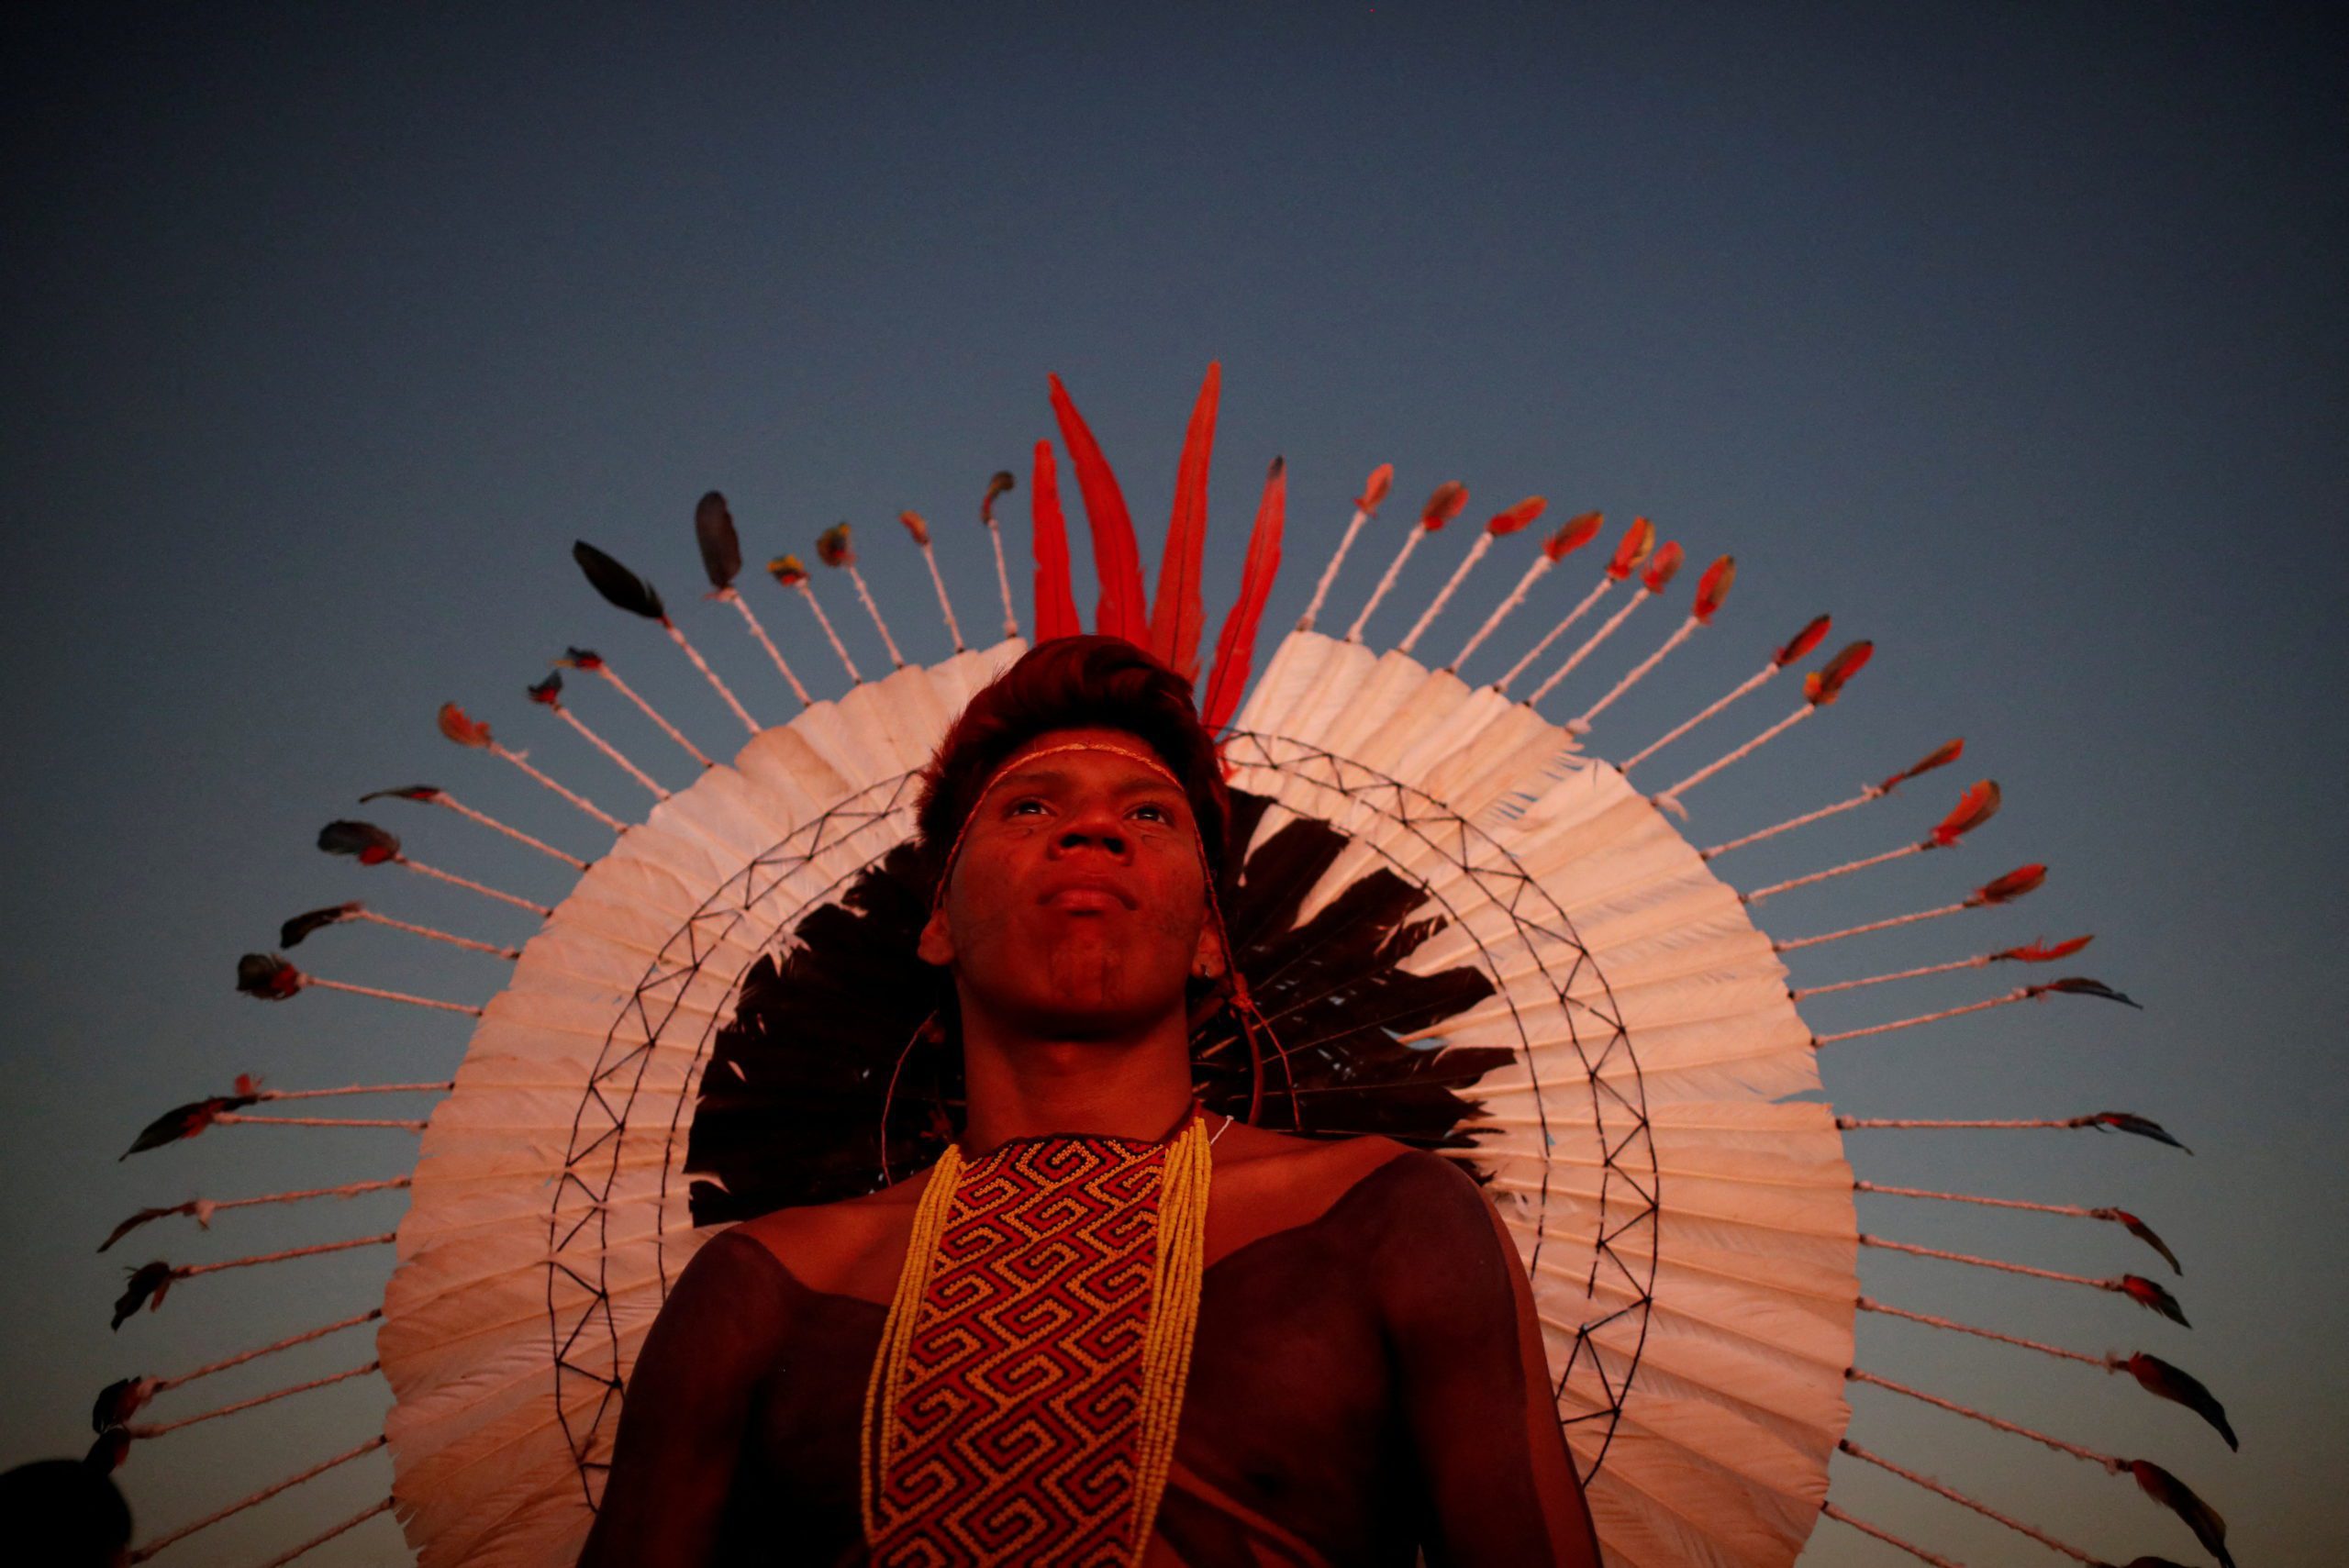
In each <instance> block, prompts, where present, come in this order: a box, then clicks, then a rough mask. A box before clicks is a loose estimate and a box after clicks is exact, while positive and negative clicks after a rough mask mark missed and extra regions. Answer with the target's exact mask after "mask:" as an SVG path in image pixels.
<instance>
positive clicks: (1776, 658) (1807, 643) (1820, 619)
mask: <svg viewBox="0 0 2349 1568" xmlns="http://www.w3.org/2000/svg"><path fill="white" fill-rule="evenodd" d="M1834 624H1835V617H1833V616H1813V617H1810V623H1809V625H1807V626H1805V627H1804V628H1802V629H1801V630H1800V631H1798V632H1797V633H1795V635H1794V638H1793V640H1791V641H1789V642H1788V643H1787V645H1786V646H1785V647H1784V648H1781V649H1779V650H1778V651H1776V653H1773V654H1772V655H1770V662H1772V663H1773V664H1776V666H1777V667H1778V668H1779V669H1781V670H1783V669H1785V668H1786V667H1787V665H1789V664H1792V663H1794V662H1796V661H1797V660H1798V659H1801V658H1802V657H1803V656H1804V655H1805V654H1808V653H1809V651H1811V650H1812V649H1814V648H1816V647H1818V646H1819V645H1820V643H1821V642H1823V641H1825V640H1826V639H1827V632H1828V628H1831V627H1832V626H1833V625H1834Z"/></svg>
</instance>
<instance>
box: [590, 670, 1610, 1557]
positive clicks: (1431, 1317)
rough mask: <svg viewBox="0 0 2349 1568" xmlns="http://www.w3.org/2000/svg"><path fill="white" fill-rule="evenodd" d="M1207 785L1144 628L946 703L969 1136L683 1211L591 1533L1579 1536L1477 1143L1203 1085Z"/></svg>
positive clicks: (1065, 1541)
mask: <svg viewBox="0 0 2349 1568" xmlns="http://www.w3.org/2000/svg"><path fill="white" fill-rule="evenodd" d="M1226 810H1227V802H1226V799H1225V795H1224V791H1223V786H1222V783H1221V778H1220V774H1219V766H1218V762H1217V758H1216V754H1215V748H1214V743H1213V740H1212V739H1211V738H1210V737H1209V736H1208V734H1207V733H1206V731H1205V730H1204V729H1203V728H1201V727H1200V725H1199V722H1198V719H1197V716H1196V714H1195V712H1194V710H1193V708H1192V705H1191V698H1190V693H1189V689H1188V686H1187V685H1186V683H1184V682H1183V681H1182V680H1181V679H1180V677H1178V676H1176V675H1175V674H1174V673H1172V672H1170V671H1168V670H1167V669H1166V668H1165V667H1164V666H1163V665H1161V664H1159V663H1158V662H1155V661H1154V660H1152V658H1151V657H1150V656H1149V655H1148V654H1147V653H1145V652H1143V651H1141V650H1139V649H1137V648H1135V647H1133V646H1132V645H1130V644H1129V643H1126V642H1124V641H1121V640H1119V639H1108V638H1091V637H1086V638H1066V639H1058V640H1055V641H1052V642H1048V643H1045V644H1043V645H1041V646H1040V647H1038V648H1037V649H1036V650H1034V651H1031V652H1030V653H1029V654H1028V655H1027V656H1026V657H1025V658H1023V659H1022V660H1020V661H1019V662H1018V663H1017V664H1015V665H1014V666H1013V667H1012V668H1011V669H1010V670H1009V671H1008V672H1007V673H1005V674H1004V675H1003V676H1002V677H1001V678H1000V679H998V680H997V681H996V683H995V684H994V685H992V686H990V687H989V688H987V689H986V690H985V691H984V692H982V693H980V694H979V695H978V696H977V697H975V698H974V700H973V701H972V703H971V705H970V706H969V707H968V708H967V709H966V710H965V712H964V713H963V716H962V717H960V718H959V719H958V720H957V721H956V723H955V725H954V727H953V728H952V730H951V731H950V732H949V734H948V735H947V738H946V740H945V741H944V742H943V743H942V745H941V748H940V750H939V752H938V755H937V757H936V758H935V760H934V761H933V762H932V763H931V765H930V769H929V771H928V773H927V775H926V778H925V789H924V793H923V797H922V801H921V806H920V810H919V813H918V832H919V838H920V840H921V842H922V844H923V846H924V848H925V849H926V851H928V852H929V854H930V863H932V864H934V865H935V866H936V867H937V868H938V871H939V878H940V880H939V884H938V890H937V894H936V897H935V902H934V904H933V906H932V911H931V914H930V919H929V922H928V924H927V925H926V926H925V927H924V928H923V929H922V933H921V938H920V955H921V957H922V958H923V959H924V960H926V961H927V962H930V963H931V964H934V965H937V966H940V967H941V969H943V970H944V971H945V972H946V973H948V974H949V975H950V976H951V978H952V1004H951V1014H952V1019H953V1022H954V1026H955V1027H954V1029H953V1034H954V1036H955V1037H956V1038H957V1039H958V1040H959V1043H960V1048H961V1051H962V1056H963V1081H964V1084H965V1095H966V1110H965V1114H964V1116H963V1125H962V1127H961V1128H960V1129H959V1132H958V1134H957V1137H956V1140H955V1142H954V1144H953V1145H952V1146H951V1147H950V1148H949V1150H948V1151H947V1153H946V1154H945V1155H944V1156H943V1157H942V1158H941V1160H940V1161H939V1162H938V1163H937V1164H936V1165H934V1166H932V1167H931V1168H930V1170H928V1171H925V1172H922V1173H919V1174H917V1175H911V1176H905V1177H903V1179H900V1180H898V1181H897V1182H896V1183H895V1184H892V1185H888V1186H885V1187H884V1188H882V1189H881V1190H880V1191H877V1192H874V1193H873V1194H872V1195H869V1196H865V1197H861V1198H855V1199H851V1200H848V1201H845V1202H839V1203H830V1204H822V1205H817V1206H812V1207H800V1208H786V1209H782V1210H779V1211H777V1212H774V1213H772V1214H769V1215H766V1216H764V1217H763V1218H759V1219H755V1220H751V1221H749V1222H747V1223H745V1224H741V1225H738V1226H736V1227H735V1228H734V1229H731V1230H729V1231H727V1232H726V1233H724V1234H722V1235H720V1236H718V1238H717V1239H716V1240H712V1241H711V1242H710V1243H709V1244H708V1245H707V1246H706V1247H704V1248H703V1249H702V1251H700V1253H699V1254H698V1255H697V1256H696V1258H695V1260H694V1262H693V1263H692V1264H691V1266H689V1267H688V1268H687V1269H686V1270H685V1273H684V1274H683V1275H682V1276H681V1277H680V1278H679V1280H678V1282H677V1284H676V1287H675V1289H674V1291H673V1292H672V1294H671V1295H670V1296H669V1299H668V1302H667V1304H666V1306H665V1307H663V1308H662V1313H661V1316H660V1318H659V1320H658V1321H657V1322H656V1323H655V1325H654V1327H653V1329H652V1331H651V1335H650V1337H649V1338H648V1339H647V1340H646V1341H645V1345H644V1349H643V1353H642V1355H641V1356H640V1359H639V1361H638V1362H637V1365H636V1370H635V1374H634V1377H633V1379H632V1380H631V1381H630V1383H629V1389H628V1397H627V1401H626V1405H625V1415H624V1418H623V1419H622V1423H621V1426H620V1430H619V1437H618V1448H617V1451H616V1454H615V1458H614V1462H613V1466H612V1470H611V1473H610V1476H609V1482H608V1485H607V1488H606V1490H605V1493H604V1497H603V1502H602V1506H601V1512H600V1514H599V1517H598V1518H597V1520H596V1528H595V1532H594V1534H593V1536H592V1537H591V1538H590V1540H589V1541H588V1545H587V1549H586V1552H585V1555H584V1559H583V1562H584V1563H585V1564H589V1565H592V1568H620V1565H628V1568H667V1565H671V1564H676V1565H685V1564H695V1565H699V1564H707V1563H716V1562H725V1563H734V1562H742V1563H750V1562H758V1563H772V1562H819V1563H852V1562H882V1563H916V1562H918V1563H966V1562H1054V1563H1058V1562H1085V1563H1131V1562H1140V1563H1150V1564H1178V1563H1179V1564H1192V1565H1197V1568H1209V1565H1214V1568H1221V1565H1225V1564H1233V1565H1238V1564H1251V1565H1253V1564H1263V1563H1284V1564H1321V1563H1332V1564H1335V1563H1374V1564H1396V1565H1397V1568H1407V1565H1408V1564H1411V1563H1412V1562H1415V1561H1416V1560H1417V1559H1418V1558H1419V1555H1420V1554H1421V1553H1422V1552H1424V1554H1425V1556H1426V1559H1427V1561H1429V1562H1434V1563H1490V1564H1577V1565H1589V1568H1596V1564H1597V1563H1598V1545H1597V1541H1596V1539H1595V1537H1594V1535H1593V1533H1592V1529H1591V1524H1590V1519H1589V1516H1588V1514H1587V1512H1586V1509H1585V1507H1584V1504H1583V1498H1582V1494H1581V1491H1580V1488H1579V1486H1578V1485H1577V1484H1576V1482H1575V1472H1574V1468H1573V1464H1572V1462H1571V1461H1570V1459H1569V1457H1568V1455H1567V1451H1566V1447H1565V1443H1564V1439H1563V1437H1562V1435H1561V1432H1560V1429H1559V1424H1558V1419H1557V1416H1556V1414H1555V1411H1554V1408H1553V1405H1552V1403H1551V1396H1550V1388H1549V1380H1548V1376H1547V1373H1546V1371H1545V1369H1544V1364H1543V1357H1542V1343H1541V1337H1540V1334H1539V1331H1538V1329H1537V1328H1536V1325H1535V1321H1534V1317H1533V1308H1532V1303H1531V1296H1530V1293H1529V1291H1528V1289H1527V1284H1526V1279H1525V1274H1524V1271H1523V1270H1522V1268H1521V1267H1520V1264H1519V1262H1518V1259H1517V1255H1516V1252H1515V1250H1514V1248H1513V1247H1512V1246H1511V1244H1510V1242H1509V1240H1508V1236H1507V1234H1506V1232H1505V1231H1504V1230H1503V1229H1502V1228H1501V1225H1500V1223H1499V1220H1498V1218H1497V1216H1496V1215H1495V1213H1494V1212H1493V1209H1492V1207H1491V1206H1490V1205H1489V1204H1488V1203H1487V1202H1486V1200H1485V1198H1484V1197H1483V1195H1481V1194H1480V1193H1479V1192H1478V1191H1477V1189H1476V1186H1475V1184H1474V1182H1473V1181H1471V1180H1470V1179H1469V1178H1468V1177H1467V1176H1466V1175H1465V1174H1464V1173H1462V1172H1460V1171H1459V1170H1457V1169H1456V1168H1454V1167H1453V1165H1452V1164H1450V1163H1449V1162H1445V1161H1443V1160H1441V1159H1439V1158H1437V1157H1435V1156H1433V1155H1430V1154H1427V1153H1423V1152H1419V1151H1413V1150H1410V1149H1408V1148H1406V1147H1405V1146H1403V1145H1401V1144H1399V1143H1396V1142H1393V1141H1391V1140H1386V1139H1380V1138H1355V1139H1346V1140H1308V1139H1301V1138H1297V1137H1292V1136H1287V1135H1283V1134H1279V1133H1275V1132H1271V1131H1267V1130H1263V1129H1257V1128H1254V1127H1251V1126H1249V1125H1247V1124H1246V1123H1245V1122H1236V1121H1234V1120H1232V1119H1230V1118H1225V1117H1222V1116H1218V1115H1213V1114H1209V1113H1206V1112H1203V1111H1202V1110H1200V1109H1199V1108H1198V1106H1197V1104H1196V1103H1195V1101H1194V1098H1193V1090H1192V1073H1191V1063H1190V1059H1189V1043H1188V1042H1189V1036H1190V1029H1189V1027H1188V1010H1187V1006H1186V997H1187V996H1188V995H1192V994H1196V990H1197V987H1198V986H1199V985H1200V984H1201V983H1203V982H1213V981H1219V980H1220V979H1221V978H1222V977H1223V974H1224V969H1225V948H1224V937H1223V932H1222V929H1221V921H1220V918H1219V915H1218V911H1217V907H1216V900H1215V897H1214V892H1215V882H1214V878H1215V875H1216V873H1217V870H1218V868H1219V866H1220V864H1221V862H1222V857H1223V854H1224V852H1225V849H1226V845H1225V842H1224V840H1225V836H1226V829H1227V821H1226ZM1210 1194H1211V1198H1210Z"/></svg>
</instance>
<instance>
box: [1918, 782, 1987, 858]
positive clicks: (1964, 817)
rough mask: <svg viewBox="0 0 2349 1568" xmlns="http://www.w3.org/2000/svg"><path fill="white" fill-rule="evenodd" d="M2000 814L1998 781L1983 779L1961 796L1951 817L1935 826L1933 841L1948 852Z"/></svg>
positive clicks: (1944, 818) (1951, 810) (1951, 811)
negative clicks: (1969, 834) (1952, 846)
mask: <svg viewBox="0 0 2349 1568" xmlns="http://www.w3.org/2000/svg"><path fill="white" fill-rule="evenodd" d="M1997 815H1998V781H1997V780H1995V779H1983V780H1981V781H1980V782H1978V783H1977V784H1975V785H1974V786H1973V787H1972V788H1971V789H1968V790H1967V791H1966V792H1965V794H1964V795H1959V796H1958V797H1957V804H1956V805H1955V806H1951V807H1950V812H1949V815H1948V816H1946V817H1943V818H1942V819H1941V821H1940V822H1938V823H1936V824H1935V825H1934V828H1933V837H1932V841H1933V843H1934V844H1935V845H1936V846H1938V847H1940V848H1942V849H1944V850H1946V849H1948V848H1949V847H1950V846H1951V845H1952V844H1954V843H1956V842H1957V841H1958V840H1960V839H1963V838H1964V837H1965V835H1967V834H1968V833H1971V832H1973V831H1974V829H1976V828H1979V827H1981V826H1982V824H1984V823H1985V822H1987V821H1988V820H1990V818H1991V817H1996V816H1997Z"/></svg>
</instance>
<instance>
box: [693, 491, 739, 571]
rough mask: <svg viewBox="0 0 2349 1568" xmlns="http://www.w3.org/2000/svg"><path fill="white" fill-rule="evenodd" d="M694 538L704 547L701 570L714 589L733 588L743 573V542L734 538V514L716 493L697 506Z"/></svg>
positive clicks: (724, 498)
mask: <svg viewBox="0 0 2349 1568" xmlns="http://www.w3.org/2000/svg"><path fill="white" fill-rule="evenodd" d="M694 539H695V540H696V542H697V543H699V544H700V546H701V569H702V570H703V571H704V572H707V573H709V585H710V586H711V587H713V588H730V587H732V586H733V585H734V579H735V578H736V577H737V576H738V575H740V573H741V571H742V541H741V540H740V539H737V538H736V537H735V535H734V514H733V513H731V512H729V511H728V510H727V509H726V497H725V496H723V495H719V494H718V492H717V491H715V490H713V491H711V492H710V493H709V494H708V495H705V496H703V497H702V498H701V502H700V504H699V505H698V506H695V507H694Z"/></svg>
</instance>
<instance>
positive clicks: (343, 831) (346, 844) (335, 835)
mask: <svg viewBox="0 0 2349 1568" xmlns="http://www.w3.org/2000/svg"><path fill="white" fill-rule="evenodd" d="M318 848H320V849H322V850H324V851H326V852H327V853H328V854H330V855H357V856H359V857H360V858H361V859H362V860H367V861H369V862H371V863H372V862H376V861H387V860H390V859H392V858H393V857H394V856H395V855H397V854H398V853H399V852H400V841H399V839H398V837H397V835H395V834H392V833H386V832H385V831H384V829H382V828H378V827H376V826H375V825H374V824H373V822H352V821H348V820H344V821H335V822H329V823H328V824H327V825H326V826H325V827H323V828H319V829H318Z"/></svg>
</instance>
